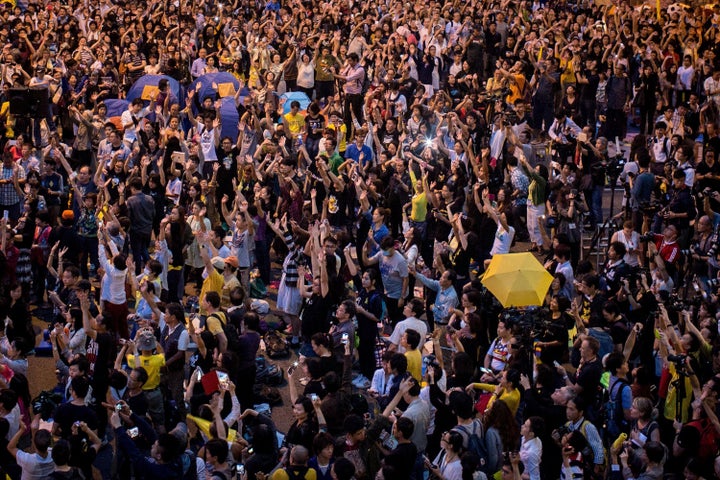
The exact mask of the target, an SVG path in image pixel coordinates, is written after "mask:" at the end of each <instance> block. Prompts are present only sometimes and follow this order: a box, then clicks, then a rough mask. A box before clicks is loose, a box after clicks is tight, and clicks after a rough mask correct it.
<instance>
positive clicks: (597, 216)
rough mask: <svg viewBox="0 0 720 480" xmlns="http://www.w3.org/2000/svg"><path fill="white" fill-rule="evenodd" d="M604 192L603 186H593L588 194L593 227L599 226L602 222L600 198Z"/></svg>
mask: <svg viewBox="0 0 720 480" xmlns="http://www.w3.org/2000/svg"><path fill="white" fill-rule="evenodd" d="M604 190H605V187H604V186H603V185H595V186H594V187H593V188H592V191H591V193H590V205H589V206H590V218H591V221H592V222H594V224H595V225H601V224H602V222H603V211H602V197H603V191H604Z"/></svg>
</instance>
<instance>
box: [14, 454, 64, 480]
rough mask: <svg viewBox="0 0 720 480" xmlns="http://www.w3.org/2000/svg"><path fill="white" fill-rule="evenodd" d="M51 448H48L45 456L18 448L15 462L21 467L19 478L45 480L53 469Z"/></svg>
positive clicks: (22, 479) (23, 479)
mask: <svg viewBox="0 0 720 480" xmlns="http://www.w3.org/2000/svg"><path fill="white" fill-rule="evenodd" d="M51 452H52V449H51V448H48V452H47V455H46V456H45V458H43V457H41V456H40V455H38V454H37V453H27V452H23V451H22V450H18V453H17V463H18V465H19V466H20V468H22V476H21V477H20V479H21V480H45V479H46V478H47V477H48V476H49V475H50V474H51V473H52V472H53V471H54V470H55V462H53V459H52V455H51Z"/></svg>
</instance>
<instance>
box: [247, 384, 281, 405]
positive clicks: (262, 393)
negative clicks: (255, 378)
mask: <svg viewBox="0 0 720 480" xmlns="http://www.w3.org/2000/svg"><path fill="white" fill-rule="evenodd" d="M259 403H267V404H268V405H270V406H271V407H273V406H276V405H282V395H280V390H278V389H277V387H271V386H269V385H262V384H259V383H256V384H255V385H253V404H255V405H257V404H259Z"/></svg>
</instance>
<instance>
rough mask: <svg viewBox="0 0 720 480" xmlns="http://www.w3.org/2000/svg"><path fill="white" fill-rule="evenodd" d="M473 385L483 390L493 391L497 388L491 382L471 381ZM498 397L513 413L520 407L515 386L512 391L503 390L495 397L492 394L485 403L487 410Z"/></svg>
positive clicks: (518, 394) (518, 393)
mask: <svg viewBox="0 0 720 480" xmlns="http://www.w3.org/2000/svg"><path fill="white" fill-rule="evenodd" d="M473 387H474V388H476V389H479V390H484V391H486V392H494V391H495V388H497V385H495V384H492V383H473ZM498 398H499V399H500V400H502V401H503V402H505V404H506V405H507V406H508V408H509V409H510V411H511V412H512V414H513V415H515V414H516V413H517V410H518V408H519V407H520V390H518V389H517V388H516V389H515V390H513V391H512V392H508V391H503V393H502V394H501V395H500V397H496V396H495V395H493V396H492V398H491V399H490V401H489V402H488V404H487V409H488V410H490V407H491V406H492V404H493V403H494V402H495V400H496V399H498Z"/></svg>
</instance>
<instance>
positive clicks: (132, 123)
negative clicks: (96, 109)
mask: <svg viewBox="0 0 720 480" xmlns="http://www.w3.org/2000/svg"><path fill="white" fill-rule="evenodd" d="M143 103H144V102H143V99H142V98H136V99H135V100H133V101H132V103H131V104H130V105H129V106H128V109H127V110H125V111H124V112H123V113H122V115H121V116H120V121H121V122H122V126H123V128H124V129H125V134H124V135H123V141H124V142H125V144H126V145H127V146H128V148H132V146H133V143H135V142H136V141H137V130H138V128H139V126H140V121H141V120H142V119H143V117H146V116H147V115H149V114H150V112H152V111H153V110H154V109H155V96H154V95H153V96H152V98H151V102H150V105H149V106H147V107H145V108H143Z"/></svg>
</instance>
